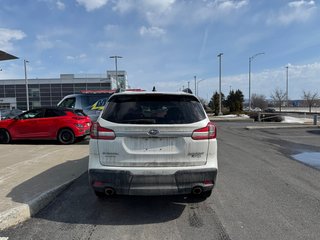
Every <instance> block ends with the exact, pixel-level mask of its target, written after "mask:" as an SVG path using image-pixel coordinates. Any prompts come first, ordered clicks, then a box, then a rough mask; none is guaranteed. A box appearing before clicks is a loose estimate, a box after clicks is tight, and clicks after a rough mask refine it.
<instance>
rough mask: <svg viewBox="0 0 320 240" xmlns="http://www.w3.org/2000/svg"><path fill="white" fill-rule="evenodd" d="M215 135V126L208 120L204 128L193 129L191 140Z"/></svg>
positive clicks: (212, 137)
mask: <svg viewBox="0 0 320 240" xmlns="http://www.w3.org/2000/svg"><path fill="white" fill-rule="evenodd" d="M216 137H217V128H216V126H215V125H214V124H213V123H212V122H209V123H208V125H207V126H206V127H204V128H199V129H197V130H194V131H193V133H192V136H191V138H192V139H193V140H203V139H214V138H216Z"/></svg>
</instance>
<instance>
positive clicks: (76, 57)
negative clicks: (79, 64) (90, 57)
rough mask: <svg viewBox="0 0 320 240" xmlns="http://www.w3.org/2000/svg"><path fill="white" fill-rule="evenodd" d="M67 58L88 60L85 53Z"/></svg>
mask: <svg viewBox="0 0 320 240" xmlns="http://www.w3.org/2000/svg"><path fill="white" fill-rule="evenodd" d="M66 58H67V60H72V61H73V60H84V59H86V58H87V54H85V53H81V54H79V55H76V56H70V55H69V56H67V57H66Z"/></svg>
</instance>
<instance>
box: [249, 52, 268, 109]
mask: <svg viewBox="0 0 320 240" xmlns="http://www.w3.org/2000/svg"><path fill="white" fill-rule="evenodd" d="M262 54H264V52H261V53H256V54H254V55H253V56H251V57H249V111H251V62H252V60H253V59H255V58H256V57H257V56H259V55H262Z"/></svg>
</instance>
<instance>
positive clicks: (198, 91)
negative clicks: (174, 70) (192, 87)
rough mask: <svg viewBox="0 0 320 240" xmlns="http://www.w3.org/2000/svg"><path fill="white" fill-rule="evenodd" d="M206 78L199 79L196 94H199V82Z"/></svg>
mask: <svg viewBox="0 0 320 240" xmlns="http://www.w3.org/2000/svg"><path fill="white" fill-rule="evenodd" d="M204 80H206V79H199V80H198V81H197V93H196V96H197V97H198V96H199V83H201V82H202V81H204Z"/></svg>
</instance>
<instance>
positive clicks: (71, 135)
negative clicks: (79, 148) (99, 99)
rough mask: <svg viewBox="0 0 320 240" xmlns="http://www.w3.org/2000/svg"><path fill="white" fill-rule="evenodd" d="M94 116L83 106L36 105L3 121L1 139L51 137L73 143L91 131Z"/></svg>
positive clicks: (3, 140) (3, 141)
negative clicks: (74, 107) (84, 110)
mask: <svg viewBox="0 0 320 240" xmlns="http://www.w3.org/2000/svg"><path fill="white" fill-rule="evenodd" d="M90 126H91V120H90V118H89V117H88V116H87V115H85V114H84V113H83V112H82V110H75V109H66V108H60V107H48V108H36V109H32V110H30V111H27V112H24V113H22V114H20V115H18V116H16V117H15V118H13V119H6V120H2V121H0V143H9V142H10V141H12V140H22V139H24V140H31V139H48V140H58V141H59V142H60V143H62V144H72V143H74V141H75V140H76V138H81V137H85V136H86V135H88V134H89V132H90Z"/></svg>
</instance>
